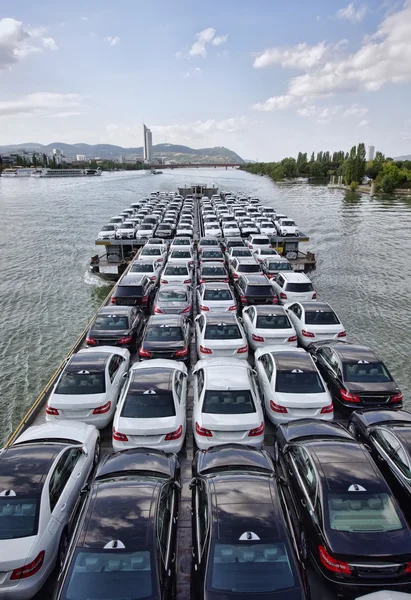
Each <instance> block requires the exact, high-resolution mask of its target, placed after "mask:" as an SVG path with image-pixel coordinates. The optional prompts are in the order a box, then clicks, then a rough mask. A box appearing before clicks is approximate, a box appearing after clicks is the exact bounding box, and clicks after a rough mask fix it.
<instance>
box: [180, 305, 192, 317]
mask: <svg viewBox="0 0 411 600" xmlns="http://www.w3.org/2000/svg"><path fill="white" fill-rule="evenodd" d="M189 312H191V304H190V306H187V307H186V308H185V309H184V310H182V311H181V314H182V315H183V314H185V313H189Z"/></svg>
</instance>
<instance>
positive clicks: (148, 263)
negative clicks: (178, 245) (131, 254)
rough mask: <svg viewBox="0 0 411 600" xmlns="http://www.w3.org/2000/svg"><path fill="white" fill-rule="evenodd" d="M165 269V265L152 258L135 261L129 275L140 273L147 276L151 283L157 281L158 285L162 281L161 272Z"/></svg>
mask: <svg viewBox="0 0 411 600" xmlns="http://www.w3.org/2000/svg"><path fill="white" fill-rule="evenodd" d="M162 269H163V265H162V264H161V262H157V260H156V259H155V258H154V259H153V258H152V257H150V258H148V257H146V258H145V259H141V260H135V261H134V262H133V263H132V265H131V267H130V270H129V273H139V274H140V275H147V277H148V278H149V279H151V281H155V282H156V284H158V283H159V281H160V275H161V271H162Z"/></svg>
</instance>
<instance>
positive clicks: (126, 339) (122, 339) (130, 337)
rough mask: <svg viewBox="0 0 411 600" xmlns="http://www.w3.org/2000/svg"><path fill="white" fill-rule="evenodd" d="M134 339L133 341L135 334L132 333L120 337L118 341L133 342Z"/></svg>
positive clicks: (121, 342) (122, 342)
mask: <svg viewBox="0 0 411 600" xmlns="http://www.w3.org/2000/svg"><path fill="white" fill-rule="evenodd" d="M132 341H133V336H132V335H126V336H125V337H123V338H121V339H119V340H118V343H119V344H131V342H132Z"/></svg>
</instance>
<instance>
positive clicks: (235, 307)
mask: <svg viewBox="0 0 411 600" xmlns="http://www.w3.org/2000/svg"><path fill="white" fill-rule="evenodd" d="M228 310H237V305H236V304H234V305H233V306H229V307H228Z"/></svg>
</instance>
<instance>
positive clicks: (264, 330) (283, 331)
mask: <svg viewBox="0 0 411 600" xmlns="http://www.w3.org/2000/svg"><path fill="white" fill-rule="evenodd" d="M243 326H244V329H245V332H246V334H247V339H248V343H249V344H250V347H251V348H252V349H253V350H257V349H258V348H261V347H263V346H266V345H267V344H270V346H273V345H276V346H277V345H279V346H296V345H297V334H296V331H295V329H294V327H293V325H292V323H291V322H290V319H289V318H288V316H287V314H286V312H285V310H284V308H283V307H282V306H264V305H257V306H246V307H245V308H243Z"/></svg>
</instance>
